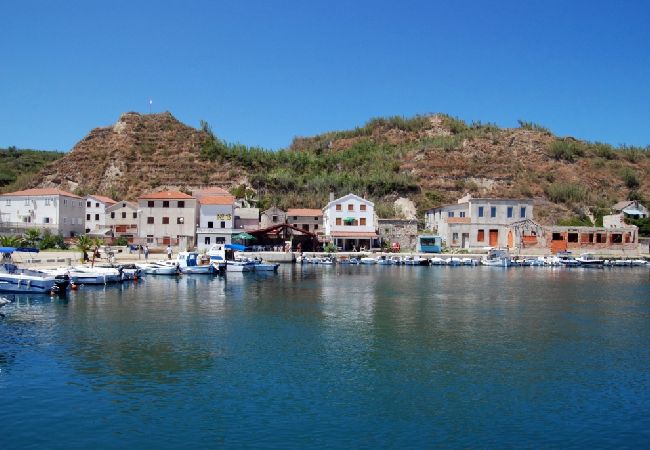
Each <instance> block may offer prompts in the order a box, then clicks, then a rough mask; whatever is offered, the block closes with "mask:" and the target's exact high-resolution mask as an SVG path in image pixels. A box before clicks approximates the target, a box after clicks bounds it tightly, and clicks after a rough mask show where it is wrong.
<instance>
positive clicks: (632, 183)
mask: <svg viewBox="0 0 650 450" xmlns="http://www.w3.org/2000/svg"><path fill="white" fill-rule="evenodd" d="M621 178H622V179H623V182H624V183H625V186H627V187H628V188H629V189H633V190H634V189H637V188H638V187H639V186H640V185H641V183H640V182H639V178H638V177H637V175H636V172H635V171H634V170H632V169H630V168H629V167H626V168H624V169H623V170H622V171H621Z"/></svg>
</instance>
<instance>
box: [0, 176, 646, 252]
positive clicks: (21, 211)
mask: <svg viewBox="0 0 650 450" xmlns="http://www.w3.org/2000/svg"><path fill="white" fill-rule="evenodd" d="M610 212H611V214H609V215H605V216H604V217H603V226H601V227H585V226H544V225H540V224H539V223H537V222H536V221H535V215H534V205H533V200H530V199H498V198H473V197H472V196H471V195H466V196H464V197H462V198H460V199H458V201H457V203H455V204H451V205H446V206H441V207H437V208H433V209H430V210H428V211H426V212H425V215H424V220H423V222H420V229H419V227H418V220H416V219H403V218H386V219H384V218H378V217H377V215H376V213H375V205H374V203H373V202H372V201H370V200H368V199H366V198H363V197H362V196H359V195H356V194H354V193H349V194H347V195H344V196H342V197H338V198H335V195H334V194H333V193H330V197H329V202H328V203H327V204H326V205H324V206H323V208H322V209H306V208H289V209H287V210H286V211H284V210H282V209H279V208H277V207H271V208H269V209H266V210H264V211H260V209H259V208H256V207H254V205H252V204H250V203H249V202H247V201H246V200H244V199H237V198H235V197H234V196H233V195H232V194H231V193H230V192H228V191H227V190H225V189H223V188H220V187H210V188H205V189H201V190H197V191H194V192H193V193H192V194H191V195H190V194H189V193H186V192H181V191H175V190H167V191H161V192H151V193H147V194H144V195H141V196H140V197H139V198H138V199H137V201H135V202H133V201H127V200H114V199H111V198H108V197H105V196H101V195H88V196H86V197H80V196H77V195H75V194H72V193H70V192H66V191H63V190H60V189H48V188H44V189H27V190H22V191H17V192H11V193H6V194H3V195H2V196H0V235H2V236H20V235H23V234H24V233H25V232H27V230H34V229H36V230H39V231H40V232H41V233H49V234H50V235H58V236H62V237H63V239H64V240H66V241H68V242H72V241H73V240H74V238H75V237H78V236H81V235H88V236H92V237H95V238H100V239H102V240H103V241H104V242H105V244H106V245H111V246H116V245H121V246H129V248H130V249H131V250H133V249H141V248H142V246H145V245H146V246H147V247H148V248H150V249H151V250H152V251H153V252H156V251H162V249H164V248H167V247H168V246H171V247H172V248H174V249H175V251H179V250H186V249H195V250H196V251H198V252H203V253H205V252H206V251H208V249H209V248H210V247H211V246H212V245H214V244H224V245H225V244H233V243H235V242H237V243H239V244H243V245H244V246H247V247H248V248H249V249H250V250H253V251H255V252H266V251H272V252H277V253H291V254H293V253H294V252H298V253H302V252H371V251H375V252H376V251H385V252H417V253H428V252H435V253H438V252H441V251H444V252H449V253H458V254H466V253H474V254H481V253H486V252H487V251H488V250H489V249H494V248H503V249H508V251H509V252H510V253H512V254H519V255H555V254H557V253H558V252H566V251H573V252H576V253H581V252H593V253H597V254H599V255H602V256H613V257H618V256H632V255H640V254H647V253H648V245H647V242H644V241H643V239H642V238H640V236H639V229H638V227H636V226H634V225H629V224H627V223H626V218H634V219H639V218H647V217H648V209H647V208H646V207H645V206H644V205H643V204H641V203H640V202H638V201H623V202H619V203H617V204H615V205H612V207H611V211H610ZM422 223H423V224H424V225H423V226H422ZM290 260H293V258H292V259H290Z"/></svg>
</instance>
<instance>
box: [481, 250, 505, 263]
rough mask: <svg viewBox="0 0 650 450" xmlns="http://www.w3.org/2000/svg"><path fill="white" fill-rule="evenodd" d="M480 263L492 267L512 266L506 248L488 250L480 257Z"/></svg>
mask: <svg viewBox="0 0 650 450" xmlns="http://www.w3.org/2000/svg"><path fill="white" fill-rule="evenodd" d="M481 264H483V265H484V266H493V267H510V266H512V260H511V258H510V255H509V254H508V251H507V250H503V249H491V250H489V251H488V254H487V255H486V256H485V257H484V258H483V259H481Z"/></svg>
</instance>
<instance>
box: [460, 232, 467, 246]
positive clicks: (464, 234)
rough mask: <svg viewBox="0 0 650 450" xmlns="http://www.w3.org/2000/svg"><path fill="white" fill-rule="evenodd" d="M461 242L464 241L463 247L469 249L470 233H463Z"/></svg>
mask: <svg viewBox="0 0 650 450" xmlns="http://www.w3.org/2000/svg"><path fill="white" fill-rule="evenodd" d="M461 240H462V247H463V248H469V233H463V235H462V238H461Z"/></svg>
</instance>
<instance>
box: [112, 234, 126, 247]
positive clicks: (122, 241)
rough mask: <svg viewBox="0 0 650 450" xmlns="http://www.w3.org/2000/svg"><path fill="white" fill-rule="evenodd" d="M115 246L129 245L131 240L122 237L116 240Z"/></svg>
mask: <svg viewBox="0 0 650 450" xmlns="http://www.w3.org/2000/svg"><path fill="white" fill-rule="evenodd" d="M115 245H120V246H125V245H129V240H128V239H127V238H125V237H124V236H120V237H118V238H117V239H116V240H115Z"/></svg>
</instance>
